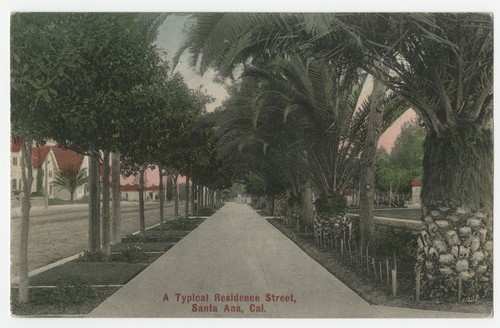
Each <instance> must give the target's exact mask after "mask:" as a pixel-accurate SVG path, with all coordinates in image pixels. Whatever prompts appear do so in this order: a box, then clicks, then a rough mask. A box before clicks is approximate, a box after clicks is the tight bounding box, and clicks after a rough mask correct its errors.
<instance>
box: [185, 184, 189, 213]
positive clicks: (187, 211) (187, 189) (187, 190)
mask: <svg viewBox="0 0 500 328" xmlns="http://www.w3.org/2000/svg"><path fill="white" fill-rule="evenodd" d="M185 214H186V219H187V218H189V175H186V208H185Z"/></svg>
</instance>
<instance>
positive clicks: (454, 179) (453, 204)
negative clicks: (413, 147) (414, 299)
mask: <svg viewBox="0 0 500 328" xmlns="http://www.w3.org/2000/svg"><path fill="white" fill-rule="evenodd" d="M423 166H424V175H423V179H422V192H421V197H422V204H423V210H424V216H423V221H424V222H423V224H424V225H423V231H422V235H424V236H425V237H426V238H422V239H420V240H419V245H418V255H417V258H418V259H419V261H418V263H417V265H418V268H419V269H420V271H421V281H422V286H426V290H438V288H440V290H443V285H448V286H447V290H448V291H449V292H448V293H444V294H443V296H442V298H444V299H446V298H448V299H450V298H451V297H453V299H456V293H453V294H450V292H451V291H454V290H455V288H456V285H455V284H456V282H457V281H458V280H459V279H460V278H462V279H463V280H464V281H465V280H467V286H478V287H479V288H480V292H478V291H477V290H475V289H467V290H465V289H464V290H463V292H462V296H463V297H464V298H465V297H472V298H476V297H477V295H480V297H481V298H483V297H484V298H487V297H489V296H490V295H491V293H492V290H493V278H492V277H493V133H492V132H491V131H490V130H487V129H481V128H477V127H474V126H473V124H472V123H468V124H466V126H460V125H458V126H457V127H456V128H455V129H452V130H450V131H445V132H442V134H441V135H439V136H438V135H437V134H434V133H432V132H431V133H428V134H427V137H426V140H425V143H424V161H423ZM434 245H440V246H441V247H440V248H439V249H438V252H439V253H440V255H439V256H429V255H428V252H427V250H428V249H429V248H430V247H433V246H434ZM446 257H447V258H449V259H450V261H448V262H447V263H444V264H443V263H442V262H440V259H442V258H446ZM424 292H425V291H424ZM424 296H427V297H429V295H428V293H426V295H424Z"/></svg>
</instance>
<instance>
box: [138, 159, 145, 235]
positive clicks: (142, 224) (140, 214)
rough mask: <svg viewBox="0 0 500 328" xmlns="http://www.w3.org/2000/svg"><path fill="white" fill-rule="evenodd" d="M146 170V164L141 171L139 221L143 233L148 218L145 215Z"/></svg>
mask: <svg viewBox="0 0 500 328" xmlns="http://www.w3.org/2000/svg"><path fill="white" fill-rule="evenodd" d="M145 172H146V168H145V166H143V167H142V168H141V169H140V171H139V221H140V230H141V233H145V232H146V218H145V216H144V173H145Z"/></svg>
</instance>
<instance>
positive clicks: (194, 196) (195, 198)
mask: <svg viewBox="0 0 500 328" xmlns="http://www.w3.org/2000/svg"><path fill="white" fill-rule="evenodd" d="M192 181H193V184H192V185H191V211H192V212H193V215H195V213H196V212H198V206H197V204H196V201H198V202H199V197H198V195H197V194H196V192H197V191H198V185H197V184H196V183H195V182H194V180H192Z"/></svg>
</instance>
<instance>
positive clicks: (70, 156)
mask: <svg viewBox="0 0 500 328" xmlns="http://www.w3.org/2000/svg"><path fill="white" fill-rule="evenodd" d="M51 148H52V152H53V153H54V156H55V158H56V161H57V165H58V166H59V170H60V171H61V174H63V175H64V173H65V172H66V171H75V170H76V171H77V172H78V170H79V169H80V166H81V165H82V162H83V157H84V156H83V155H82V154H79V153H76V152H74V151H72V150H66V149H62V148H59V147H51Z"/></svg>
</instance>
